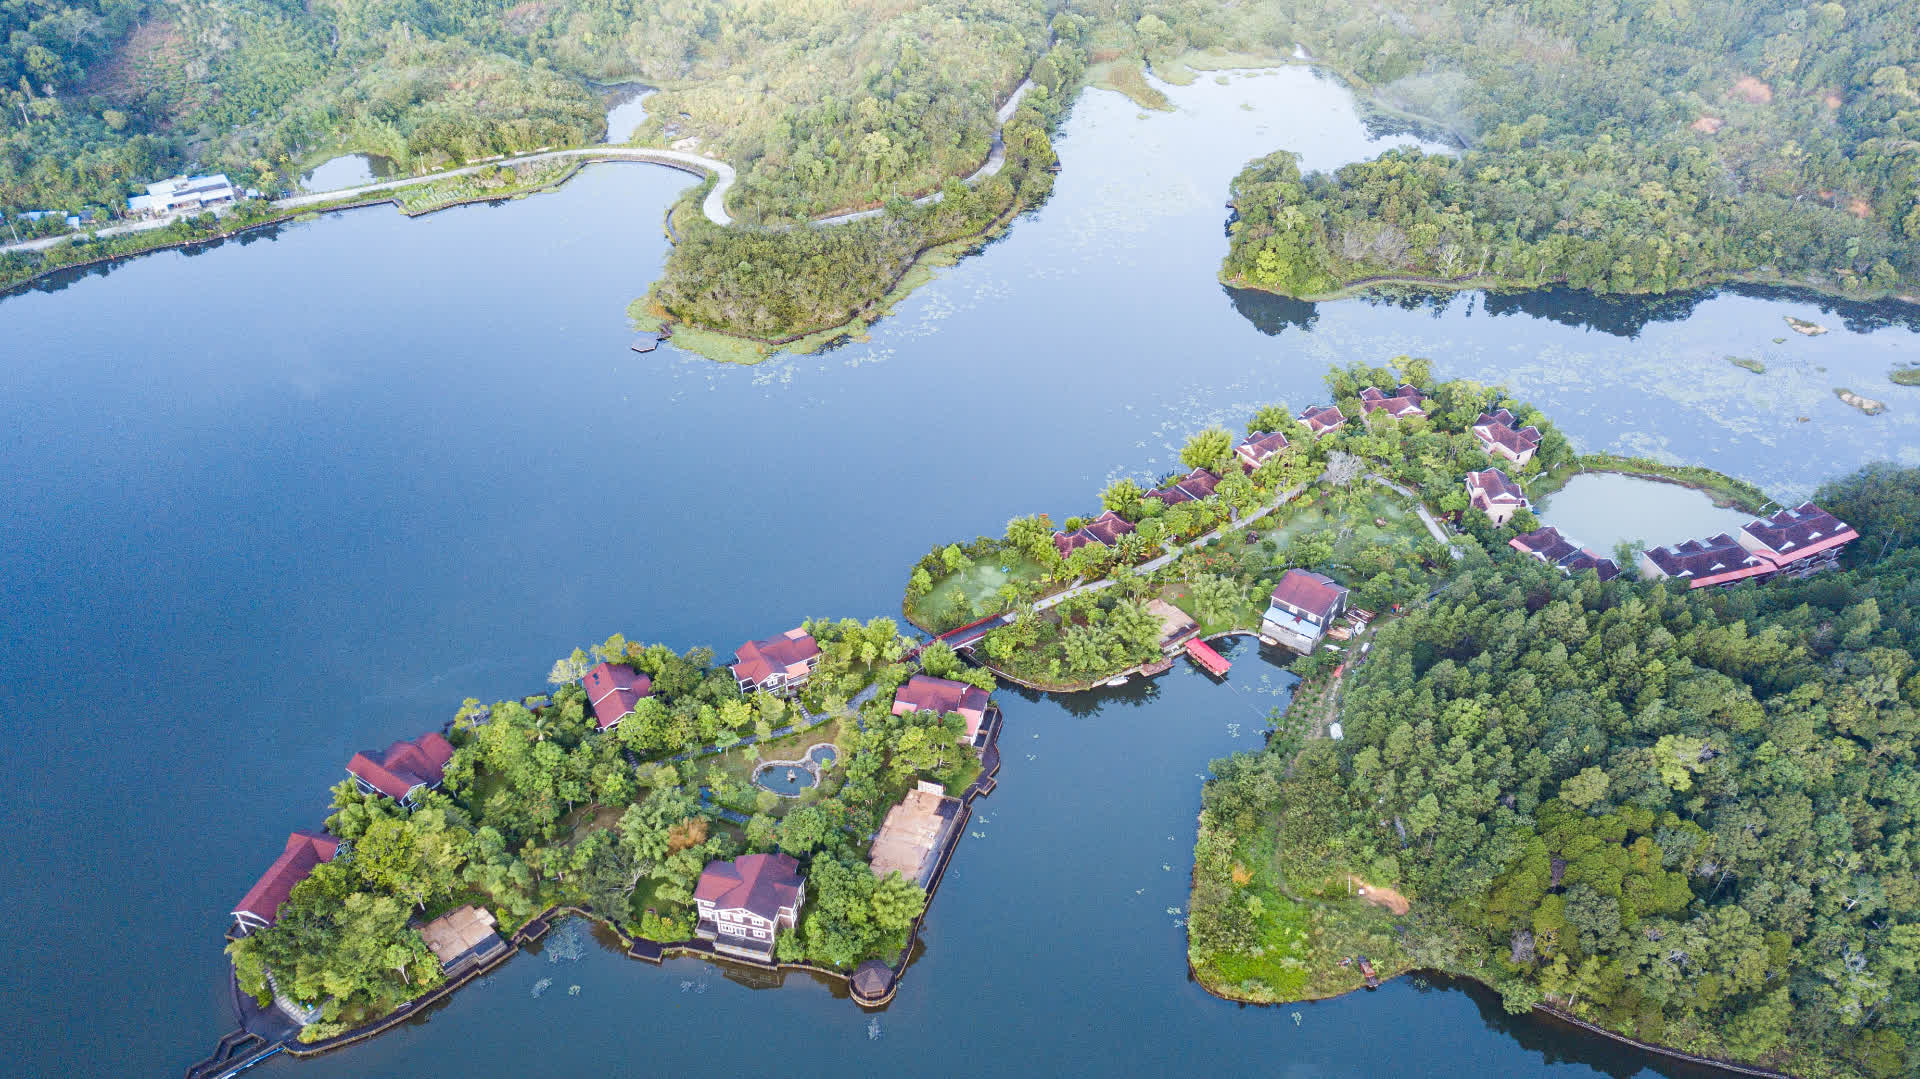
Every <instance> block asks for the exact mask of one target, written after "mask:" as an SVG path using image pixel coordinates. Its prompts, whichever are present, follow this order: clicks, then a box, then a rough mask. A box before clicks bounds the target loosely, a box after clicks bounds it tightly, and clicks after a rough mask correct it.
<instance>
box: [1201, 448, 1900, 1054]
mask: <svg viewBox="0 0 1920 1079" xmlns="http://www.w3.org/2000/svg"><path fill="white" fill-rule="evenodd" d="M1916 492H1920V472H1916V471H1915V470H1912V469H1904V470H1902V469H1897V468H1893V467H1891V466H1879V467H1876V468H1872V469H1868V470H1866V471H1864V472H1862V473H1860V474H1858V475H1855V476H1852V477H1849V478H1847V479H1845V480H1841V481H1838V482H1835V483H1831V484H1829V485H1827V486H1826V487H1824V488H1823V489H1821V490H1820V491H1819V492H1818V493H1817V494H1816V496H1815V499H1816V501H1818V502H1819V503H1820V504H1821V505H1822V506H1824V507H1826V508H1828V509H1829V510H1831V511H1832V512H1833V513H1835V514H1836V515H1838V516H1839V517H1841V518H1842V519H1843V520H1846V521H1848V522H1849V523H1851V524H1853V525H1854V527H1855V528H1856V529H1858V530H1859V531H1860V533H1861V535H1862V539H1861V540H1860V541H1859V542H1858V543H1856V544H1855V545H1854V547H1853V548H1852V550H1851V554H1850V556H1849V561H1848V563H1847V565H1846V566H1845V568H1844V571H1843V572H1838V573H1832V574H1827V575H1822V576H1817V577H1814V578H1811V579H1807V580H1790V579H1778V580H1773V581H1769V582H1766V583H1762V584H1758V585H1743V586H1741V587H1738V588H1733V589H1727V590H1703V591H1693V592H1688V591H1686V590H1685V588H1684V587H1683V586H1682V585H1679V584H1675V583H1670V582H1639V581H1634V580H1632V579H1631V578H1621V579H1619V580H1617V581H1615V582H1612V583H1609V584H1604V585H1603V584H1601V583H1600V581H1599V580H1598V579H1597V578H1596V577H1594V576H1592V575H1591V574H1586V575H1583V576H1581V577H1576V578H1567V577H1563V576H1562V575H1560V574H1559V573H1557V572H1554V571H1553V570H1551V569H1550V568H1548V567H1546V566H1543V565H1540V564H1538V563H1536V562H1534V561H1533V560H1531V559H1528V558H1525V557H1524V556H1520V555H1517V554H1514V553H1512V552H1507V551H1502V550H1499V549H1497V548H1489V549H1488V553H1486V554H1470V557H1469V558H1468V559H1467V560H1465V562H1464V563H1463V564H1462V565H1461V567H1460V568H1459V571H1458V572H1457V573H1456V574H1455V575H1454V576H1453V578H1452V579H1451V580H1450V581H1449V582H1448V584H1447V585H1446V587H1445V588H1444V589H1443V590H1442V591H1441V592H1440V593H1439V594H1438V595H1437V596H1436V597H1435V598H1434V599H1432V600H1431V601H1427V602H1423V603H1420V604H1416V605H1414V606H1413V607H1411V608H1410V609H1409V610H1408V612H1407V613H1406V614H1405V615H1404V616H1403V617H1401V618H1398V619H1394V620H1391V621H1390V622H1387V623H1386V624H1383V625H1381V626H1380V627H1379V628H1378V630H1377V636H1376V638H1375V641H1374V646H1373V649H1372V653H1371V656H1370V657H1369V661H1368V662H1367V663H1365V664H1364V665H1361V666H1359V667H1358V668H1357V669H1354V670H1350V671H1348V672H1347V673H1346V676H1345V678H1344V683H1343V686H1342V688H1341V695H1340V705H1339V718H1340V720H1341V722H1342V723H1343V725H1344V727H1345V738H1344V739H1343V740H1341V741H1333V740H1327V739H1321V740H1315V741H1312V742H1310V743H1308V744H1307V745H1306V746H1305V748H1304V749H1302V748H1300V747H1299V746H1298V745H1297V744H1296V743H1295V742H1294V741H1292V740H1291V739H1289V738H1284V737H1283V738H1276V739H1275V740H1274V742H1273V743H1272V744H1271V745H1270V746H1269V747H1268V749H1267V750H1266V751H1265V752H1262V753H1256V754H1243V755H1239V756H1236V757H1233V758H1228V759H1226V760H1223V761H1218V762H1215V764H1214V766H1213V778H1212V779H1211V780H1210V781H1209V782H1208V784H1207V788H1206V794H1205V798H1204V804H1205V810H1204V812H1203V813H1202V818H1201V828H1200V838H1199V841H1198V844H1197V847H1196V873H1195V883H1194V894H1193V901H1192V903H1191V906H1190V910H1191V915H1190V921H1189V927H1190V948H1191V951H1192V957H1193V961H1194V967H1195V970H1196V971H1197V972H1198V973H1199V976H1200V977H1201V979H1202V980H1203V982H1205V983H1206V984H1207V985H1208V986H1209V988H1211V989H1213V990H1214V991H1216V992H1220V993H1224V994H1226V995H1229V996H1233V997H1237V998H1244V999H1251V1000H1286V999H1299V998H1302V997H1312V996H1318V995H1323V994H1324V993H1327V992H1338V991H1341V990H1342V989H1345V988H1351V987H1352V986H1353V985H1354V984H1357V979H1355V978H1354V976H1353V975H1352V974H1351V972H1350V971H1348V970H1347V969H1345V968H1341V967H1339V966H1338V965H1337V962H1338V958H1340V957H1344V956H1348V955H1352V954H1354V953H1367V954H1370V955H1371V957H1372V959H1373V962H1374V963H1375V965H1376V966H1377V967H1379V968H1380V970H1381V973H1382V974H1383V975H1391V974H1394V973H1398V972H1402V971H1406V970H1411V969H1422V968H1424V969H1435V970H1441V971H1445V972H1448V973H1453V974H1458V975H1463V976H1466V977H1472V978H1475V979H1478V980H1480V981H1483V982H1486V983H1488V984H1490V985H1492V986H1494V987H1495V988H1497V989H1499V990H1500V992H1501V994H1502V996H1503V998H1504V1000H1505V1001H1506V1004H1507V1007H1508V1008H1509V1010H1512V1011H1524V1010H1526V1009H1528V1008H1530V1007H1533V1006H1535V1005H1545V1006H1549V1007H1552V1008H1556V1009H1559V1010H1562V1011H1565V1012H1568V1013H1570V1014H1573V1015H1576V1016H1578V1017H1579V1018H1581V1019H1584V1020H1586V1021H1588V1022H1592V1023H1596V1024H1599V1025H1601V1026H1603V1027H1605V1028H1607V1029H1609V1030H1613V1031H1618V1032H1620V1033H1623V1034H1626V1035H1628V1036H1631V1037H1635V1038H1639V1039H1642V1040H1645V1041H1649V1042H1655V1043H1659V1044H1661V1045H1667V1046H1673V1047H1676V1048H1679V1049H1682V1050H1685V1051H1688V1052H1693V1053H1698V1054H1702V1055H1706V1056H1711V1057H1717V1058H1722V1059H1731V1060H1738V1061H1746V1062H1751V1063H1757V1064H1760V1065H1763V1066H1766V1067H1770V1068H1776V1069H1780V1070H1784V1071H1787V1072H1790V1073H1794V1074H1801V1075H1821V1076H1875V1077H1892V1076H1899V1075H1911V1074H1913V1072H1914V1070H1915V1068H1916V1066H1920V1055H1916V1050H1920V992H1917V991H1916V989H1915V984H1916V983H1915V979H1914V977H1913V974H1914V973H1915V963H1916V956H1920V889H1916V888H1915V886H1914V882H1915V881H1916V880H1920V874H1917V873H1916V868H1917V867H1916V865H1915V859H1916V857H1920V854H1916V852H1920V844H1917V843H1916V831H1915V820H1914V812H1913V805H1914V799H1913V797H1912V791H1911V788H1912V786H1913V783H1914V777H1915V776H1916V775H1920V761H1916V757H1915V738H1916V734H1920V674H1916V668H1917V664H1916V657H1920V618H1916V616H1915V614H1914V613H1913V612H1915V611H1920V543H1917V542H1916V535H1920V496H1917V495H1916ZM1310 688H1311V687H1308V686H1303V687H1302V688H1301V690H1300V695H1297V696H1296V700H1299V699H1301V698H1302V696H1304V695H1306V694H1307V693H1308V691H1309V690H1310ZM1349 876H1351V877H1354V878H1358V879H1360V880H1363V881H1366V882H1369V883H1371V884H1373V885H1375V886H1378V887H1380V888H1385V889H1394V890H1395V891H1396V892H1398V893H1404V897H1405V898H1406V899H1407V900H1408V901H1409V909H1408V912H1407V914H1406V915H1405V916H1398V917H1396V916H1394V915H1392V914H1391V913H1390V912H1388V911H1386V910H1384V909H1378V908H1374V907H1370V906H1364V905H1363V904H1362V901H1361V900H1360V899H1359V898H1357V897H1354V898H1349V897H1348V896H1347V895H1345V894H1343V893H1344V885H1345V884H1346V882H1347V878H1348V877H1349Z"/></svg>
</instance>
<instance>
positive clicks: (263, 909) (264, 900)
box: [233, 832, 340, 937]
mask: <svg viewBox="0 0 1920 1079" xmlns="http://www.w3.org/2000/svg"><path fill="white" fill-rule="evenodd" d="M339 850H340V841H339V840H338V839H335V838H333V837H332V836H330V835H325V834H322V833H320V832H294V833H293V834H291V835H289V836H287V849H286V850H283V851H281V852H280V857H278V858H275V859H274V860H273V865H271V866H269V867H268V868H267V871H266V872H265V873H264V874H262V875H261V877H260V879H259V880H257V881H255V882H254V884H253V887H252V888H249V889H248V890H247V894H246V896H245V897H244V898H242V899H241V900H240V903H239V905H238V906H236V907H234V908H233V933H234V935H235V936H242V937H244V936H246V935H247V934H248V933H251V932H253V931H254V930H256V929H265V928H266V927H267V926H270V925H272V924H273V923H274V922H275V921H276V920H277V919H278V918H279V917H280V907H281V905H282V904H284V903H285V902H286V901H287V896H289V895H291V894H292V893H293V886H294V885H296V884H298V883H300V882H301V881H303V880H306V879H307V877H309V876H311V875H312V873H313V867H314V866H317V865H319V864H320V863H321V862H331V861H333V856H334V854H335V853H337V852H338V851H339Z"/></svg>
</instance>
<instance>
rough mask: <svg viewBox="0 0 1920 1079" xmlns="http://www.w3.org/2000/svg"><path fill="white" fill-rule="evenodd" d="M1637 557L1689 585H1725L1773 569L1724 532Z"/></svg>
mask: <svg viewBox="0 0 1920 1079" xmlns="http://www.w3.org/2000/svg"><path fill="white" fill-rule="evenodd" d="M1641 557H1643V558H1645V559H1646V560H1647V561H1648V562H1649V563H1651V564H1652V565H1653V567H1654V569H1656V570H1657V571H1659V573H1660V574H1661V575H1663V576H1667V577H1678V578H1680V579H1681V580H1684V581H1686V582H1687V583H1688V584H1689V585H1690V586H1691V587H1693V588H1706V587H1708V586H1709V585H1716V584H1727V583H1729V582H1731V581H1738V580H1743V579H1745V578H1747V577H1756V576H1760V575H1762V574H1766V573H1771V572H1773V570H1774V565H1773V563H1772V562H1769V561H1767V560H1766V559H1764V558H1761V557H1760V556H1759V555H1756V554H1752V553H1750V552H1749V551H1748V550H1747V549H1746V548H1745V547H1742V546H1740V544H1738V543H1736V542H1734V539H1733V537H1732V536H1729V535H1727V534H1726V533H1724V532H1723V533H1721V534H1720V535H1718V536H1710V537H1708V538H1707V539H1705V540H1688V541H1686V542H1685V543H1677V544H1674V545H1673V546H1671V547H1649V548H1647V550H1646V551H1645V552H1643V553H1642V555H1641Z"/></svg>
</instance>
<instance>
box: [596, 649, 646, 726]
mask: <svg viewBox="0 0 1920 1079" xmlns="http://www.w3.org/2000/svg"><path fill="white" fill-rule="evenodd" d="M580 688H582V689H584V690H586V691H587V701H588V703H590V704H592V705H593V719H594V722H595V723H597V724H598V725H599V727H600V729H601V730H603V731H604V730H608V729H610V728H613V727H617V726H619V725H620V721H621V720H623V719H625V718H627V717H628V716H630V715H632V714H633V709H634V707H635V706H636V705H638V704H639V703H640V700H641V698H643V697H650V696H652V695H653V679H651V678H648V677H647V676H646V675H644V674H639V673H636V672H635V671H634V669H633V668H632V667H628V666H626V665H625V664H620V663H601V664H598V665H596V666H595V667H594V668H593V669H592V670H590V671H588V672H587V676H586V677H585V678H582V679H580Z"/></svg>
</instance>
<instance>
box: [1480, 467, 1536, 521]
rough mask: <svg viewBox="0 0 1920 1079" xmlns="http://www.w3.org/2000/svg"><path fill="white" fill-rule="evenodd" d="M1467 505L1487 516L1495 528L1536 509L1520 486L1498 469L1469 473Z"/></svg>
mask: <svg viewBox="0 0 1920 1079" xmlns="http://www.w3.org/2000/svg"><path fill="white" fill-rule="evenodd" d="M1467 505H1469V506H1471V507H1473V508H1474V509H1477V510H1479V511H1480V512H1481V513H1484V514H1486V515H1487V519H1488V520H1490V521H1492V522H1493V525H1494V527H1495V528H1499V527H1501V526H1504V525H1505V524H1506V523H1507V522H1508V521H1511V520H1513V515H1514V514H1516V513H1519V512H1520V511H1521V510H1530V509H1532V508H1533V503H1532V502H1529V501H1528V500H1527V493H1526V492H1525V491H1523V490H1521V489H1520V485H1519V484H1517V483H1515V482H1513V481H1512V480H1510V479H1508V478H1507V474H1506V473H1505V472H1502V471H1500V470H1499V469H1497V468H1489V469H1484V470H1482V471H1479V472H1469V473H1467Z"/></svg>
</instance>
